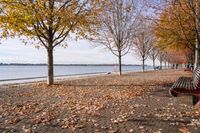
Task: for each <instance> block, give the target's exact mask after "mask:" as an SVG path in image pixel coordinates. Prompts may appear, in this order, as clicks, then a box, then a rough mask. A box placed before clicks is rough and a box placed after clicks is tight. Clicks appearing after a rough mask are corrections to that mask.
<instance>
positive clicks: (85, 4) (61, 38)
mask: <svg viewBox="0 0 200 133" xmlns="http://www.w3.org/2000/svg"><path fill="white" fill-rule="evenodd" d="M0 4H1V15H0V27H1V28H2V30H3V31H2V32H3V34H4V35H6V34H9V36H19V37H24V36H25V37H26V38H28V39H30V40H37V41H38V42H39V43H40V44H41V45H42V46H44V47H45V48H46V50H47V54H48V63H47V64H48V80H47V84H49V85H52V84H53V83H54V78H53V77H54V72H53V49H54V48H55V47H56V46H58V45H60V46H61V45H63V44H64V45H65V44H66V43H65V41H66V40H67V38H68V37H69V36H70V33H74V34H75V35H76V37H85V36H86V35H87V31H91V29H90V28H91V26H90V24H91V18H92V17H91V16H93V15H94V14H96V13H97V12H95V11H94V10H92V8H93V7H95V1H90V0H62V1H59V0H0Z"/></svg>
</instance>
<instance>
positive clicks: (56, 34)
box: [0, 0, 194, 85]
mask: <svg viewBox="0 0 200 133" xmlns="http://www.w3.org/2000/svg"><path fill="white" fill-rule="evenodd" d="M0 5H1V7H0V27H1V31H2V37H4V38H7V37H15V36H18V37H20V38H24V37H25V41H26V42H30V41H32V42H33V43H35V44H39V45H41V46H43V47H45V48H46V51H47V55H48V61H47V64H48V80H47V84H49V85H52V84H53V83H54V80H53V79H54V78H53V77H54V72H53V50H54V48H55V47H57V46H63V45H66V44H67V43H66V42H67V40H68V38H69V37H70V36H75V37H76V38H77V39H82V38H87V39H90V40H91V41H93V42H95V43H98V44H103V45H104V46H105V47H106V48H108V49H109V50H110V51H111V52H112V53H113V54H114V55H115V56H116V57H117V58H118V60H119V72H120V75H121V72H122V69H121V62H122V57H123V56H124V55H126V54H127V53H128V52H129V51H130V49H132V48H133V47H134V48H135V49H136V53H137V54H138V55H139V56H140V57H141V59H142V62H143V70H144V63H145V60H146V59H147V57H150V58H152V60H153V64H154V68H155V59H156V58H157V57H158V55H160V56H159V60H160V61H161V62H162V60H166V61H168V62H173V61H171V60H170V59H172V58H168V59H167V58H165V59H164V58H163V57H169V56H170V55H171V54H170V52H165V51H166V50H165V51H164V50H163V49H162V47H165V44H167V43H166V42H167V41H165V40H166V39H167V38H163V36H165V34H169V35H171V32H170V33H165V32H163V31H159V30H161V29H162V28H163V27H164V26H163V25H165V23H164V24H163V22H165V21H160V22H159V24H158V25H156V26H152V25H153V21H152V20H146V19H144V18H145V17H144V12H143V11H141V10H142V7H141V3H140V1H133V0H109V1H107V0H0ZM175 6H176V4H175ZM170 7H171V6H170ZM173 9H174V7H173ZM168 10H171V9H170V8H168V7H167V8H165V10H163V13H162V15H161V17H160V20H162V18H163V19H166V18H169V19H173V17H174V16H173V17H172V16H170V17H168V15H169V14H167V13H165V12H167V11H168ZM178 15H180V14H178ZM181 19H182V18H181ZM189 19H190V18H188V17H186V18H184V21H185V20H187V21H189ZM181 22H182V21H181ZM179 23H180V22H179ZM170 24H171V23H170ZM173 26H174V27H176V26H177V23H175V24H174V25H173ZM160 27H162V28H160ZM168 27H169V26H168ZM168 27H167V28H168ZM183 27H184V26H182V28H183ZM187 27H189V26H187ZM164 28H165V27H164ZM184 28H185V27H184ZM171 29H173V28H171ZM153 33H155V35H156V36H155V35H154V34H153ZM161 33H163V34H161ZM175 34H176V33H175ZM182 34H183V33H182ZM182 34H181V35H182ZM184 34H186V33H184ZM187 34H189V35H190V34H192V33H190V32H189V33H187ZM192 35H193V34H192ZM192 35H191V36H192ZM184 37H186V35H185V36H184ZM170 38H171V36H170ZM27 39H29V40H27ZM175 39H176V40H177V41H178V40H179V38H178V37H177V38H175ZM185 39H186V38H185ZM157 40H158V41H157ZM192 40H193V38H192ZM168 42H170V40H169V41H168ZM190 42H191V41H190ZM181 43H182V44H183V43H184V41H182V42H181ZM155 44H159V45H157V46H155ZM176 44H178V43H176ZM173 46H174V45H173ZM184 46H185V45H184ZM186 46H188V45H186ZM192 48H194V47H192ZM188 51H189V48H188V50H186V51H185V52H186V53H190V52H188ZM158 53H159V54H158ZM163 53H167V54H163ZM164 55H165V56H164ZM166 55H168V56H166Z"/></svg>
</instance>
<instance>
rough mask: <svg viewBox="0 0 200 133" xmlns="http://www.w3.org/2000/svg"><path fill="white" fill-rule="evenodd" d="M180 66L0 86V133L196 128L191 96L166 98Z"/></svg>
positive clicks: (172, 132)
mask: <svg viewBox="0 0 200 133" xmlns="http://www.w3.org/2000/svg"><path fill="white" fill-rule="evenodd" d="M181 75H185V76H191V74H188V73H186V72H184V71H182V70H166V71H152V72H146V73H132V74H127V75H123V76H121V77H119V76H112V75H111V76H105V77H96V78H95V77H94V78H88V79H80V80H74V81H63V82H61V83H59V84H58V85H54V86H51V87H47V86H46V84H30V85H16V86H15V85H14V86H0V132H27V133H29V132H38V133H47V132H48V133H49V132H50V133H55V132H58V133H66V132H67V133H71V132H75V133H99V132H101V133H129V132H133V133H142V132H147V133H177V132H183V133H189V132H191V133H199V132H200V128H199V127H200V113H199V111H198V110H197V109H196V108H195V107H194V106H192V99H191V96H187V95H181V96H180V97H178V98H174V97H171V96H170V95H169V93H168V90H169V88H170V87H171V85H172V83H173V82H174V81H175V80H176V79H177V78H178V77H179V76H181Z"/></svg>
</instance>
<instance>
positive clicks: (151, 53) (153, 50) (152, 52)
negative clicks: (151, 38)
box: [149, 46, 159, 70]
mask: <svg viewBox="0 0 200 133" xmlns="http://www.w3.org/2000/svg"><path fill="white" fill-rule="evenodd" d="M158 54H159V49H158V48H156V47H155V46H153V47H152V48H151V49H150V51H149V58H150V59H152V61H153V69H154V70H155V69H156V67H155V60H156V58H157V57H158Z"/></svg>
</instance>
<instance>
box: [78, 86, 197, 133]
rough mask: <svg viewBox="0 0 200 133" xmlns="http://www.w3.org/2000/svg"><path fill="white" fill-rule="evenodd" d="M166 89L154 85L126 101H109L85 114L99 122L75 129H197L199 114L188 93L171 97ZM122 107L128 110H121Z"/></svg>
mask: <svg viewBox="0 0 200 133" xmlns="http://www.w3.org/2000/svg"><path fill="white" fill-rule="evenodd" d="M168 89H169V87H168V86H166V87H164V88H163V87H154V88H153V90H152V91H150V92H148V93H147V94H145V95H143V96H141V97H137V98H135V99H133V100H131V101H127V102H126V104H124V103H123V105H120V102H119V103H117V105H113V103H110V104H109V105H108V106H107V107H108V108H107V109H103V110H101V111H100V114H99V115H98V116H97V117H96V118H94V117H88V119H90V120H94V121H96V123H98V124H99V123H100V125H98V124H97V125H96V127H95V126H89V125H88V126H87V127H86V128H80V129H79V130H76V132H105V133H106V132H109V133H115V132H116V133H126V132H127V133H128V132H134V133H141V132H148V133H150V132H151V133H161V132H162V133H177V132H183V133H189V132H191V133H199V132H200V117H199V116H200V115H199V114H198V113H197V112H196V109H195V108H194V106H192V98H191V96H187V95H184V96H183V95H182V96H180V97H178V98H174V97H171V96H170V95H169V94H168ZM115 106H120V107H121V108H120V109H121V110H116V109H118V107H115ZM126 107H129V108H126ZM130 108H131V109H130ZM123 109H124V110H126V109H128V111H127V110H126V111H124V112H123ZM120 111H121V112H120ZM127 112H128V113H127ZM116 114H122V115H118V116H116ZM113 117H114V118H115V119H112V118H113Z"/></svg>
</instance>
